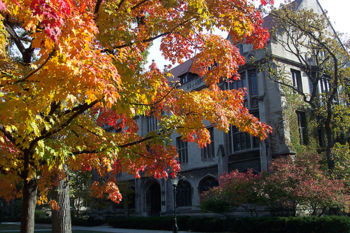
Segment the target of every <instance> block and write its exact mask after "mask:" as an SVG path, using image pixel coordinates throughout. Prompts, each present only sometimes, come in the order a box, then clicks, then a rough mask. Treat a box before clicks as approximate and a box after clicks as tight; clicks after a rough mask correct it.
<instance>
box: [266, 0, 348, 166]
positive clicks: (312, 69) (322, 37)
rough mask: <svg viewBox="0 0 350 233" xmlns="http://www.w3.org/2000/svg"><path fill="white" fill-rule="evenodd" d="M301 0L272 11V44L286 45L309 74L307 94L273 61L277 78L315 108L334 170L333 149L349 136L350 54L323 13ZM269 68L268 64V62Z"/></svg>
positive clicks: (271, 68)
mask: <svg viewBox="0 0 350 233" xmlns="http://www.w3.org/2000/svg"><path fill="white" fill-rule="evenodd" d="M293 4H296V2H293V3H290V4H286V5H284V6H282V7H281V8H280V9H278V10H273V11H272V12H271V13H270V16H269V17H271V20H272V22H273V24H274V25H275V28H274V29H273V30H272V31H273V33H272V39H271V41H272V43H277V44H279V45H281V46H282V47H283V48H284V49H285V50H286V52H287V53H289V54H290V55H291V56H292V57H293V58H294V59H295V61H296V62H297V63H298V65H297V66H298V67H299V68H300V70H301V71H302V72H303V73H305V74H306V76H307V79H308V81H309V86H310V92H309V93H306V92H305V90H301V89H300V88H299V87H297V85H293V83H292V82H291V79H290V78H289V77H290V74H289V73H288V74H286V73H285V71H283V70H282V69H280V68H276V66H277V67H280V66H279V65H280V62H279V60H280V59H279V58H277V57H273V56H272V57H271V58H272V60H273V63H274V65H276V66H273V65H272V66H271V63H270V64H269V65H267V67H268V69H269V72H270V77H271V78H272V80H273V81H275V82H277V83H279V84H281V85H282V86H284V87H286V88H287V89H289V90H290V91H291V92H292V93H294V94H297V95H300V97H301V99H302V100H303V101H304V103H305V104H306V105H307V108H308V109H310V110H311V111H310V114H311V119H313V122H314V123H315V124H314V125H316V127H317V128H318V132H319V134H320V137H319V138H320V139H319V142H320V145H321V148H322V149H323V151H324V152H325V154H326V159H327V163H328V168H329V169H330V170H333V169H334V166H335V162H334V161H335V156H336V155H335V154H334V153H332V148H333V147H334V145H335V144H336V143H337V142H338V143H341V144H345V143H346V140H349V138H350V137H349V127H348V125H349V123H350V118H349V116H350V109H349V105H348V103H349V77H350V67H349V61H350V56H349V53H348V52H347V48H346V46H344V44H343V43H342V41H340V39H339V37H338V35H337V34H336V32H335V31H334V29H333V27H332V25H331V24H330V22H329V20H328V19H327V15H326V13H325V12H323V9H321V10H322V12H321V14H318V13H316V12H314V11H313V10H307V9H298V10H294V8H295V6H294V5H293ZM265 68H266V66H265Z"/></svg>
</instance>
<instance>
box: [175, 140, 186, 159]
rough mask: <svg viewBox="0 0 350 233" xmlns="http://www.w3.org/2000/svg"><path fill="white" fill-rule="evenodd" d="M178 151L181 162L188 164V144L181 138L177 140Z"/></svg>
mask: <svg viewBox="0 0 350 233" xmlns="http://www.w3.org/2000/svg"><path fill="white" fill-rule="evenodd" d="M176 149H177V153H179V162H180V163H182V164H183V163H188V150H187V142H184V141H182V139H181V137H177V138H176Z"/></svg>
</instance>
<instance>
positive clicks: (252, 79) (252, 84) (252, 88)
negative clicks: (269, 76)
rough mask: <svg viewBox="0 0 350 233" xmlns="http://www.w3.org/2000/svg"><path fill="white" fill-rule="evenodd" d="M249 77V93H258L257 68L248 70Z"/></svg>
mask: <svg viewBox="0 0 350 233" xmlns="http://www.w3.org/2000/svg"><path fill="white" fill-rule="evenodd" d="M248 79H249V94H250V95H258V84H257V81H256V70H249V71H248Z"/></svg>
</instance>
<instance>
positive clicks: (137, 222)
mask: <svg viewBox="0 0 350 233" xmlns="http://www.w3.org/2000/svg"><path fill="white" fill-rule="evenodd" d="M188 218H189V217H186V216H178V217H177V225H178V227H179V229H180V230H187V229H188V228H189V224H188ZM173 221H174V219H173V217H172V216H162V217H123V216H121V217H114V218H109V219H108V224H109V225H111V226H112V227H116V228H131V229H151V230H172V228H173Z"/></svg>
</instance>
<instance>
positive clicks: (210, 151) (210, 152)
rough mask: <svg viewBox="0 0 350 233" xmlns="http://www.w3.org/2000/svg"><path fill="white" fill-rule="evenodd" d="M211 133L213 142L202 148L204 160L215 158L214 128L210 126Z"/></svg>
mask: <svg viewBox="0 0 350 233" xmlns="http://www.w3.org/2000/svg"><path fill="white" fill-rule="evenodd" d="M208 130H209V133H210V140H211V143H210V144H208V145H207V146H206V147H204V148H202V150H201V156H202V160H208V159H212V158H214V130H213V128H212V127H211V128H208Z"/></svg>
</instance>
